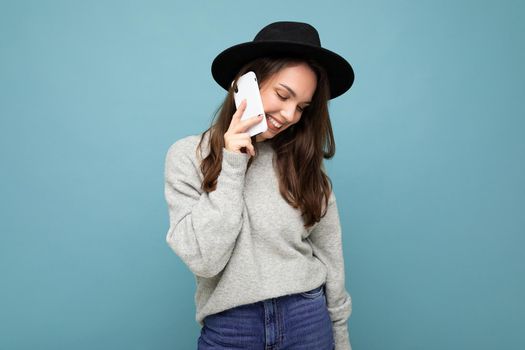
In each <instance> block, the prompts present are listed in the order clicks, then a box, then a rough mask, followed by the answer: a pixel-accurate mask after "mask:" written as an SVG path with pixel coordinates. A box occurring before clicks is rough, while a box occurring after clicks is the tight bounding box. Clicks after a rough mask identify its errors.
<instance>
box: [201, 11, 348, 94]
mask: <svg viewBox="0 0 525 350" xmlns="http://www.w3.org/2000/svg"><path fill="white" fill-rule="evenodd" d="M262 56H274V57H275V56H290V57H302V58H311V59H314V60H315V61H317V62H318V63H319V64H320V65H322V66H323V67H324V68H325V70H326V72H327V74H328V82H329V86H330V99H333V98H335V97H337V96H340V95H342V94H344V93H345V92H346V91H348V89H350V87H351V86H352V84H353V82H354V70H353V69H352V66H351V65H350V63H349V62H348V61H347V60H346V59H344V58H343V57H341V56H340V55H338V54H337V53H335V52H333V51H330V50H328V49H325V48H323V47H321V40H320V38H319V33H318V32H317V30H316V29H315V28H314V27H313V26H312V25H310V24H308V23H304V22H291V21H280V22H274V23H270V24H268V25H267V26H265V27H264V28H262V29H261V30H260V31H259V33H257V35H256V36H255V38H254V39H253V41H249V42H245V43H242V44H238V45H234V46H232V47H229V48H227V49H226V50H224V51H222V52H221V53H220V54H218V55H217V57H215V59H214V60H213V62H212V65H211V73H212V76H213V79H215V81H216V82H217V83H218V84H219V85H220V86H221V87H222V88H224V89H225V90H226V91H228V89H229V88H230V86H231V84H232V81H233V79H234V78H235V76H236V75H237V73H238V72H239V70H240V69H241V67H242V66H244V65H245V64H246V63H248V62H250V61H252V60H253V59H256V58H259V57H262Z"/></svg>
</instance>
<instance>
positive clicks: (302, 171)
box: [197, 57, 335, 228]
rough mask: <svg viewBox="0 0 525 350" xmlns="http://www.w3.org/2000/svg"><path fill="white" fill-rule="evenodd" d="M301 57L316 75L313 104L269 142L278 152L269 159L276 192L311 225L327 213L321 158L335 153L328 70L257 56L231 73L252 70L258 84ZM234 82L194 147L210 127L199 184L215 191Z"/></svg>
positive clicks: (290, 59)
mask: <svg viewBox="0 0 525 350" xmlns="http://www.w3.org/2000/svg"><path fill="white" fill-rule="evenodd" d="M301 62H305V63H307V64H308V65H309V66H310V68H311V69H312V70H313V71H314V72H315V74H316V76H317V87H316V90H315V92H314V95H313V97H312V101H311V104H310V105H309V106H307V107H306V108H305V109H304V111H303V113H302V116H301V119H300V120H299V121H298V122H297V123H296V124H294V125H292V126H290V127H289V128H287V129H285V130H283V131H282V132H281V133H279V134H277V135H275V136H274V137H273V138H271V139H269V140H268V142H269V143H270V144H271V146H272V148H273V149H274V151H275V152H276V157H274V163H273V164H274V168H275V169H276V170H277V174H278V175H279V192H280V193H281V195H282V197H283V198H284V199H285V200H286V202H288V203H289V204H290V205H291V206H293V207H294V208H296V209H297V208H298V209H300V210H301V213H302V216H303V220H304V222H305V224H304V227H305V228H309V227H311V226H313V225H314V224H315V223H316V222H318V221H320V219H321V217H323V216H324V215H325V214H326V208H327V207H328V200H329V197H330V193H331V191H332V181H331V180H330V178H329V177H328V175H327V174H326V171H325V167H324V163H323V158H325V159H331V158H332V157H333V156H334V154H335V140H334V135H333V131H332V125H331V123H330V115H329V112H328V101H329V96H330V88H329V85H328V77H327V74H326V71H325V70H324V69H323V67H322V66H320V65H319V64H318V63H317V62H316V61H314V60H312V59H309V58H303V57H260V58H257V59H255V60H253V61H251V62H249V63H248V64H246V65H244V66H243V67H242V68H241V69H240V70H239V72H238V73H237V75H236V76H235V81H237V79H238V78H239V77H240V76H241V75H243V74H244V73H246V72H248V71H254V72H255V75H256V76H257V79H258V82H259V87H260V86H261V85H264V83H265V82H266V81H267V79H269V78H270V77H271V76H272V75H273V74H275V73H277V72H279V71H280V70H281V69H283V68H285V67H288V66H293V65H295V64H298V63H301ZM234 86H235V84H233V85H232V86H231V87H230V88H229V90H228V93H227V95H226V97H225V99H224V101H223V103H222V105H221V106H219V108H218V109H217V111H216V112H215V115H214V118H213V119H212V124H211V126H210V127H209V128H208V129H207V130H206V131H204V132H203V133H202V136H201V139H200V142H199V145H198V147H197V149H200V148H201V145H202V142H203V140H204V136H205V134H206V133H207V132H210V133H209V135H210V137H209V144H208V145H209V150H210V152H209V154H208V155H207V156H206V158H204V159H203V160H202V163H201V171H202V174H203V176H204V178H203V181H202V185H201V188H202V189H203V190H204V191H206V192H212V191H214V190H215V188H216V185H217V177H218V176H219V174H220V172H221V168H222V148H223V147H224V134H225V133H226V131H227V130H228V128H229V126H230V123H231V119H232V116H233V114H234V113H235V111H236V107H235V101H234V98H233V96H234V95H233V92H234ZM217 114H218V118H216V117H217ZM215 119H217V120H216V122H214V120H215ZM255 137H256V136H253V137H252V144H253V145H254V147H255V150H256V152H257V142H256V141H255ZM256 156H257V155H256ZM252 160H253V157H250V159H249V161H248V165H247V169H249V167H250V165H251V163H252ZM284 175H286V176H284Z"/></svg>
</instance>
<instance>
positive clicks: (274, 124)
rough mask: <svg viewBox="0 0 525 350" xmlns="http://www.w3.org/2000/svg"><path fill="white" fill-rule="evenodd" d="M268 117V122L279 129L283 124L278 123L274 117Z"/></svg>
mask: <svg viewBox="0 0 525 350" xmlns="http://www.w3.org/2000/svg"><path fill="white" fill-rule="evenodd" d="M269 118H270V122H271V123H272V124H273V126H275V127H276V128H277V129H279V128H280V127H281V126H283V125H282V124H279V123H278V122H277V121H276V120H275V119H273V118H272V117H269Z"/></svg>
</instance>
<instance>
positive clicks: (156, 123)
mask: <svg viewBox="0 0 525 350" xmlns="http://www.w3.org/2000/svg"><path fill="white" fill-rule="evenodd" d="M524 15H525V7H524V5H523V2H519V1H499V2H497V1H472V0H471V1H457V0H454V1H453V0H445V1H443V0H440V1H437V0H435V1H421V0H419V1H416V0H410V1H388V0H378V1H370V0H367V1H360V2H358V1H322V2H319V1H315V2H313V1H312V2H308V1H283V0H280V1H265V2H255V1H254V2H246V1H195V2H192V3H190V2H186V1H185V2H182V1H107V0H105V1H102V0H99V1H51V0H47V1H5V0H1V1H0V50H1V52H0V116H1V119H0V123H1V124H0V133H1V138H0V154H1V173H0V174H1V181H0V191H1V192H0V198H1V208H0V209H1V210H0V215H1V217H0V218H1V220H0V231H1V235H0V349H2V350H4V349H6V350H10V349H24V350H25V349H40V350H47V349H53V350H58V349H79V350H81V349H129V350H132V349H148V350H149V349H159V350H160V349H164V350H168V349H183V350H184V349H195V348H196V340H197V338H198V335H199V332H200V328H199V326H198V324H197V323H196V321H195V306H194V299H193V297H194V291H195V281H194V278H193V275H192V274H191V273H190V271H189V269H188V268H187V267H186V266H185V265H184V264H183V262H182V260H180V259H179V258H178V257H177V256H176V255H175V254H174V253H173V252H172V251H171V250H170V248H169V247H168V246H167V244H166V242H165V235H166V233H167V230H168V224H169V221H168V211H167V205H166V203H165V201H164V192H163V191H164V183H163V180H164V179H163V176H164V160H165V155H166V151H167V149H168V147H169V146H170V145H171V144H172V143H173V142H175V141H176V140H177V139H179V138H181V137H184V136H187V135H190V134H197V133H200V132H201V131H203V130H205V129H206V128H207V127H208V126H209V124H210V121H211V118H212V117H213V113H214V111H215V110H216V109H217V107H218V106H219V104H220V103H221V101H222V99H223V98H224V96H225V91H224V90H222V89H221V88H220V87H219V86H218V85H217V84H216V83H215V82H214V80H213V79H212V76H211V72H210V65H211V62H212V60H213V58H214V57H215V56H216V55H217V54H218V53H219V52H220V51H222V50H223V49H225V48H226V47H229V46H231V45H234V44H237V43H241V42H245V41H251V40H252V39H253V37H254V36H255V34H256V33H257V31H258V30H259V29H260V28H262V27H263V26H264V25H266V24H268V23H270V22H274V21H278V20H296V21H305V22H309V23H311V24H313V25H314V26H315V27H316V28H317V29H318V30H319V32H320V35H321V41H322V44H323V46H324V47H327V48H329V49H331V50H334V51H336V52H338V53H339V54H341V55H342V56H343V57H345V58H347V59H348V60H349V61H350V62H351V64H352V65H353V67H354V70H355V73H356V80H355V84H354V86H353V87H352V89H351V90H350V91H349V92H348V93H346V94H345V95H343V96H341V97H338V98H336V99H334V100H332V101H331V102H330V112H331V117H332V123H333V127H334V131H335V137H336V145H337V153H336V156H335V157H334V158H333V160H330V161H327V168H328V171H329V175H330V176H331V179H332V181H333V184H334V188H335V191H336V194H337V197H338V206H339V210H340V216H341V225H342V228H343V234H344V253H345V263H346V272H347V280H346V286H347V289H348V291H349V292H350V293H351V295H352V297H353V314H352V317H351V318H350V321H349V329H350V334H351V339H352V343H353V347H354V349H355V350H360V349H362V350H383V349H390V350H394V349H399V350H407V349H414V350H419V349H425V350H434V349H436V350H437V349H476V350H482V349H487V350H488V349H491V350H492V349H524V348H525V345H524V343H525V341H524V338H523V333H522V332H523V329H524V328H525V301H524V296H525V277H524V276H525V258H524V256H525V254H523V250H524V247H525V210H524V209H525V165H524V159H525V157H524V156H525V152H524V151H525V137H524V131H525V120H524V118H525V113H524V112H525V109H524V107H523V99H524V98H525V93H524V90H525V85H524V81H525V69H524V65H523V62H525V45H524V42H525V41H524V40H523V33H524V32H525V25H524V23H525V21H524V20H523V18H524Z"/></svg>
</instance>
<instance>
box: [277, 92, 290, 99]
mask: <svg viewBox="0 0 525 350" xmlns="http://www.w3.org/2000/svg"><path fill="white" fill-rule="evenodd" d="M275 94H276V95H277V96H279V98H280V99H281V100H283V101H284V100H286V99H287V98H288V97H283V96H281V95H279V94H278V93H277V92H276V93H275Z"/></svg>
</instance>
